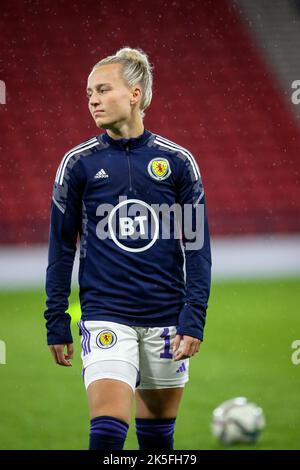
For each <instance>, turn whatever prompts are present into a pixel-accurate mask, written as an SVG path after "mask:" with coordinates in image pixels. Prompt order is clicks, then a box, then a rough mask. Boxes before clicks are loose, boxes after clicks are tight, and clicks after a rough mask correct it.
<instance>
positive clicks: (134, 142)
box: [99, 129, 152, 150]
mask: <svg viewBox="0 0 300 470" xmlns="http://www.w3.org/2000/svg"><path fill="white" fill-rule="evenodd" d="M151 135H152V134H151V132H150V131H148V130H147V129H144V132H143V133H142V134H140V135H139V136H138V137H130V138H129V139H113V138H112V137H110V136H109V135H108V133H107V132H104V134H101V135H100V136H99V137H100V138H101V139H102V141H103V142H106V143H108V144H110V145H112V146H113V147H116V148H119V149H122V150H124V149H125V148H126V147H129V148H136V147H141V146H142V145H144V144H145V142H146V141H147V140H148V139H149V138H150V136H151Z"/></svg>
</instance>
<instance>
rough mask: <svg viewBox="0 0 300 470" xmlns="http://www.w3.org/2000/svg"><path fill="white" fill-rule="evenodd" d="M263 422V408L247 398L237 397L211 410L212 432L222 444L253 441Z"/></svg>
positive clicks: (262, 426)
mask: <svg viewBox="0 0 300 470" xmlns="http://www.w3.org/2000/svg"><path fill="white" fill-rule="evenodd" d="M265 424H266V422H265V417H264V413H263V410H262V409H261V408H260V407H259V406H257V405H256V404H255V403H250V402H249V401H248V400H247V398H245V397H238V398H233V399H232V400H227V401H225V402H224V403H222V404H221V405H219V406H218V407H217V408H216V409H215V410H214V411H213V418H212V433H213V435H214V436H215V437H216V438H217V439H218V440H219V441H220V442H222V444H237V443H242V442H247V443H254V442H256V441H257V439H258V437H259V435H260V433H261V431H262V430H263V428H264V427H265Z"/></svg>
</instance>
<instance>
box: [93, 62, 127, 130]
mask: <svg viewBox="0 0 300 470" xmlns="http://www.w3.org/2000/svg"><path fill="white" fill-rule="evenodd" d="M121 67H122V66H121V64H105V65H102V66H101V67H99V68H97V69H96V70H94V71H93V72H92V73H91V74H90V76H89V77H88V82H87V96H88V100H89V101H88V106H89V110H90V113H91V115H92V117H93V119H94V120H95V123H96V125H97V126H98V127H101V128H103V129H109V128H114V127H118V124H121V123H124V122H126V121H128V120H129V119H130V117H131V112H132V107H131V104H133V102H134V92H132V91H131V90H130V89H129V87H128V86H127V85H126V84H125V82H124V81H123V79H122V77H121Z"/></svg>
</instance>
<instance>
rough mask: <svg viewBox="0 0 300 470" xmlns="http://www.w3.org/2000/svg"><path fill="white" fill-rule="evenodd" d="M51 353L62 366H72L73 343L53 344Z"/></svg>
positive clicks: (50, 347)
mask: <svg viewBox="0 0 300 470" xmlns="http://www.w3.org/2000/svg"><path fill="white" fill-rule="evenodd" d="M65 346H66V347H67V354H65V353H64V349H65ZM49 349H50V351H51V354H52V356H53V359H54V361H55V362H56V364H59V365H60V366H65V367H70V366H72V363H71V362H70V359H73V352H74V350H73V343H69V344H51V345H50V346H49Z"/></svg>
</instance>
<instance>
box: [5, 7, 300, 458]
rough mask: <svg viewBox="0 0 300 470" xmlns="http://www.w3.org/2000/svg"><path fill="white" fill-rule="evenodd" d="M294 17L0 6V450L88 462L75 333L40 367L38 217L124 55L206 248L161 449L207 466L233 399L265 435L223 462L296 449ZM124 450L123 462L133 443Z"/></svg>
mask: <svg viewBox="0 0 300 470" xmlns="http://www.w3.org/2000/svg"><path fill="white" fill-rule="evenodd" d="M299 3H300V2H299V1H296V0H294V1H292V0H290V1H289V0H273V1H272V2H271V1H268V0H238V1H230V0H211V1H209V0H201V1H197V0H191V1H183V0H173V1H171V0H164V1H159V0H153V1H151V3H148V2H146V1H144V0H135V1H132V0H126V1H121V0H110V1H108V0H103V1H102V2H101V3H99V2H95V1H90V0H82V1H80V2H79V1H74V2H66V1H63V0H56V1H53V2H52V1H51V2H50V1H49V0H41V1H39V0H19V1H18V0H12V1H8V0H4V1H2V2H1V18H0V31H1V55H0V80H2V81H3V82H4V83H5V85H6V99H5V103H2V104H1V105H0V120H1V140H0V150H1V152H0V188H1V191H0V260H1V269H0V309H1V319H0V341H1V343H0V344H1V348H0V349H1V351H2V356H1V357H0V359H1V360H0V362H2V363H0V384H1V391H0V396H1V400H0V449H84V448H86V447H87V440H88V427H89V418H88V412H87V404H86V398H85V391H84V387H83V384H82V382H81V377H80V372H81V370H80V357H79V353H80V348H79V337H78V335H77V328H76V325H74V332H73V333H74V340H75V349H76V357H75V359H74V364H73V367H72V368H70V369H67V370H66V369H64V368H60V367H57V366H55V365H54V363H52V359H51V357H50V354H49V352H48V349H47V347H46V342H45V328H44V320H43V310H44V304H45V294H44V291H43V285H44V279H45V269H46V263H47V246H46V245H47V237H48V224H49V207H50V199H51V190H52V184H53V178H54V175H55V172H56V168H57V166H58V164H59V162H60V160H61V158H62V156H63V154H64V153H65V152H66V151H67V150H68V149H69V148H70V147H72V146H74V145H76V144H78V143H80V142H81V141H82V140H86V139H87V138H89V137H91V136H93V135H95V134H97V132H98V131H97V129H96V128H95V127H94V124H93V122H92V121H91V119H90V116H89V113H88V110H87V105H86V98H85V84H86V77H87V75H88V73H89V71H90V69H91V67H92V66H93V65H94V63H96V62H97V61H98V60H99V59H100V58H102V57H104V56H106V55H108V54H111V53H113V52H115V51H116V50H117V49H118V48H120V47H122V46H126V45H129V46H131V47H140V48H142V49H143V50H145V52H147V53H148V54H149V56H150V60H151V62H152V63H153V64H154V67H155V69H154V80H155V81H154V97H153V102H152V105H151V106H150V108H149V109H148V110H147V111H146V118H145V127H146V128H148V129H150V130H151V131H153V132H157V133H159V134H161V135H164V136H165V137H167V138H169V139H171V140H175V141H176V142H178V143H180V144H181V145H182V146H185V147H187V148H189V149H190V150H191V151H192V152H193V154H194V155H195V157H196V158H197V160H198V162H199V165H200V169H201V171H202V175H203V180H204V185H205V188H206V194H207V200H208V211H209V221H210V229H211V234H212V240H213V286H212V293H211V300H210V305H209V310H208V320H207V328H206V338H205V342H204V343H203V345H202V350H201V353H200V354H199V355H198V356H196V357H195V358H193V359H192V360H191V380H190V383H189V384H188V386H187V387H186V393H185V397H184V400H183V402H182V405H181V410H180V414H179V417H178V420H177V423H178V424H177V429H176V448H177V449H221V448H222V446H221V445H220V444H218V443H217V442H216V441H215V440H214V439H213V437H212V435H211V432H210V420H211V413H212V410H213V408H214V407H215V406H217V405H218V404H219V403H220V402H222V401H224V400H226V399H229V398H232V397H235V396H241V395H242V396H247V397H248V398H249V399H251V400H252V401H254V402H256V403H258V404H259V405H260V406H262V407H263V409H264V411H265V415H266V420H267V427H266V430H265V432H264V433H263V435H262V439H261V440H260V441H259V443H258V444H256V445H255V446H238V447H237V448H239V449H244V448H252V449H297V448H298V449H299V447H300V444H299V442H300V427H299V422H300V407H299V390H300V365H298V366H297V365H295V364H293V363H292V360H291V357H292V353H293V349H292V343H293V341H294V340H296V339H300V318H299V314H300V312H299V300H300V285H299V284H300V283H299V279H300V248H299V247H300V243H299V242H300V122H299V110H300V107H299V106H300V105H298V107H297V105H295V104H293V103H292V100H291V95H292V92H293V89H292V82H293V81H294V80H297V79H298V80H300V62H299V57H298V52H299V51H298V44H299V40H300V28H299V26H300V5H299ZM2 98H3V97H2ZM3 101H4V100H3V99H2V102H3ZM76 302H77V287H76V275H75V277H74V288H73V291H72V298H71V304H72V303H76ZM5 352H6V354H4V353H5ZM126 448H127V449H134V448H137V443H136V438H135V435H134V427H133V426H131V428H130V431H129V436H128V441H127V444H126Z"/></svg>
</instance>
